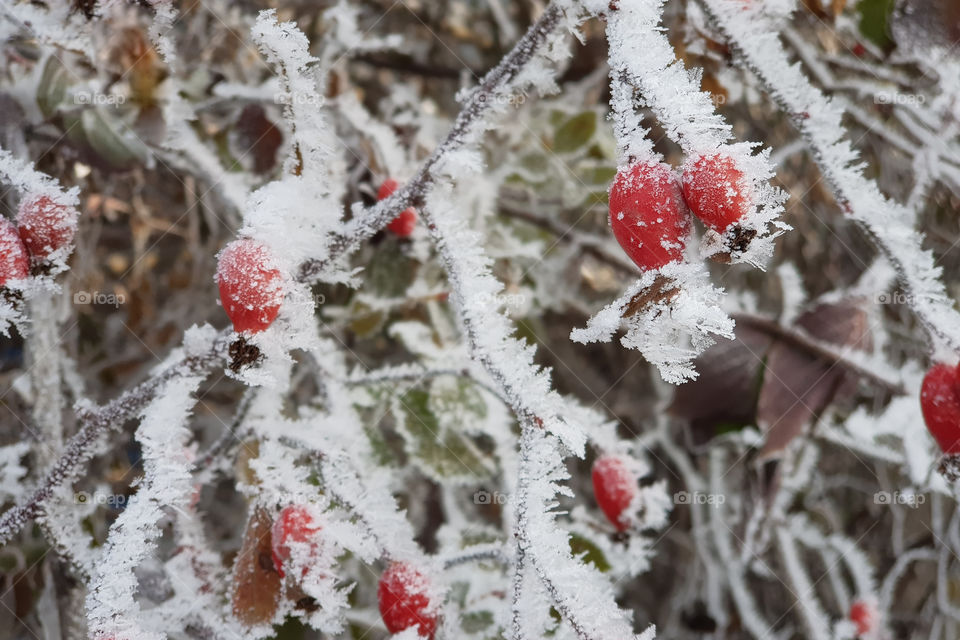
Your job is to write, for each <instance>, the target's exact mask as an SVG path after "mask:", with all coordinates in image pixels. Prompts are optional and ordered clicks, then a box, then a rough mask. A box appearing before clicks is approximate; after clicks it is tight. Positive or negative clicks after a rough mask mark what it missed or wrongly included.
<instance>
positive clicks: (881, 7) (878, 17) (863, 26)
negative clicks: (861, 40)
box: [857, 0, 896, 49]
mask: <svg viewBox="0 0 960 640" xmlns="http://www.w3.org/2000/svg"><path fill="white" fill-rule="evenodd" d="M895 4H896V0H860V2H858V3H857V13H859V14H860V33H862V34H863V36H864V37H865V38H867V39H868V40H870V42H872V43H874V44H875V45H877V46H878V47H880V48H882V49H889V48H890V47H892V46H893V40H892V38H891V37H890V16H891V15H892V14H893V9H894V5H895Z"/></svg>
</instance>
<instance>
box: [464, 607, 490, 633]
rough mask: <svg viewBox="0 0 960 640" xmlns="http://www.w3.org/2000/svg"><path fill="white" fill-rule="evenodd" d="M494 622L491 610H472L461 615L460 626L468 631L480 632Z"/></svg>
mask: <svg viewBox="0 0 960 640" xmlns="http://www.w3.org/2000/svg"><path fill="white" fill-rule="evenodd" d="M492 624H493V613H491V612H490V611H471V612H469V613H465V614H463V615H462V616H461V617H460V628H461V629H463V630H464V631H465V632H466V633H478V632H480V631H483V630H484V629H486V628H487V627H489V626H490V625H492Z"/></svg>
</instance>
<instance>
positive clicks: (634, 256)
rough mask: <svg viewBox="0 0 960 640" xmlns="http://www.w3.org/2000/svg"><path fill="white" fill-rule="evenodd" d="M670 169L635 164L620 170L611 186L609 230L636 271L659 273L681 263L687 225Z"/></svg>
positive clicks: (686, 218)
mask: <svg viewBox="0 0 960 640" xmlns="http://www.w3.org/2000/svg"><path fill="white" fill-rule="evenodd" d="M685 209H686V207H684V204H683V197H682V195H681V193H680V186H679V185H678V184H677V180H676V177H675V176H674V173H673V169H671V168H670V167H669V166H668V165H666V164H663V163H654V162H649V163H635V164H632V165H630V166H629V167H626V168H624V169H620V170H619V171H618V172H617V177H616V178H614V180H613V184H612V185H610V227H611V228H612V229H613V235H614V236H616V238H617V242H619V243H620V246H621V247H623V250H624V251H625V252H626V253H627V255H628V256H630V259H631V260H633V261H634V263H636V265H637V266H638V267H640V268H641V269H644V270H650V269H658V268H660V267H662V266H663V265H665V264H667V263H669V262H673V261H675V260H680V259H681V258H682V257H683V249H684V246H685V244H686V239H687V236H688V235H689V233H690V221H689V218H688V217H687V214H686V210H685Z"/></svg>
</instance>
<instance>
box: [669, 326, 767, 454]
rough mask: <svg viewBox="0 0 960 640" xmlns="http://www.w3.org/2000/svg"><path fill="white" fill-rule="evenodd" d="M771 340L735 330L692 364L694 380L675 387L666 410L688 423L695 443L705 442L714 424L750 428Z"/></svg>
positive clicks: (742, 329) (753, 331)
mask: <svg viewBox="0 0 960 640" xmlns="http://www.w3.org/2000/svg"><path fill="white" fill-rule="evenodd" d="M772 344H773V338H771V337H770V336H768V335H766V334H764V333H761V332H760V331H757V330H756V329H752V328H750V327H746V326H741V327H737V332H736V338H735V339H733V340H721V341H720V342H718V343H717V344H716V345H714V346H713V347H711V348H710V349H708V350H707V351H706V352H705V353H703V355H701V356H700V357H699V358H697V360H696V363H695V364H696V368H697V371H698V372H699V373H700V375H699V377H697V379H696V380H693V381H691V382H688V383H686V384H684V385H681V386H679V387H677V390H676V392H675V393H674V395H673V402H672V403H671V405H670V407H669V408H668V409H667V410H668V411H669V412H670V413H671V414H672V415H674V416H677V417H680V418H686V419H687V420H690V422H691V426H692V428H693V432H694V434H696V436H697V437H696V440H697V441H698V442H701V441H705V440H709V439H710V438H711V437H713V436H714V435H715V433H714V431H715V428H716V426H717V425H718V424H723V423H734V424H750V423H752V422H753V420H754V415H755V410H756V399H757V388H758V386H759V380H760V373H761V367H762V366H763V360H764V358H765V356H766V354H767V351H768V350H769V349H770V346H771V345H772Z"/></svg>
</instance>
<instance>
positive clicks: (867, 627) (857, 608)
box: [850, 600, 880, 636]
mask: <svg viewBox="0 0 960 640" xmlns="http://www.w3.org/2000/svg"><path fill="white" fill-rule="evenodd" d="M879 617H880V616H879V613H878V612H877V607H876V604H874V603H872V602H869V601H867V600H854V602H853V604H852V605H850V621H851V622H853V624H855V625H856V627H857V635H858V636H863V635H866V634H868V633H870V632H871V631H873V630H875V629H876V628H877V622H878V619H879Z"/></svg>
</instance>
